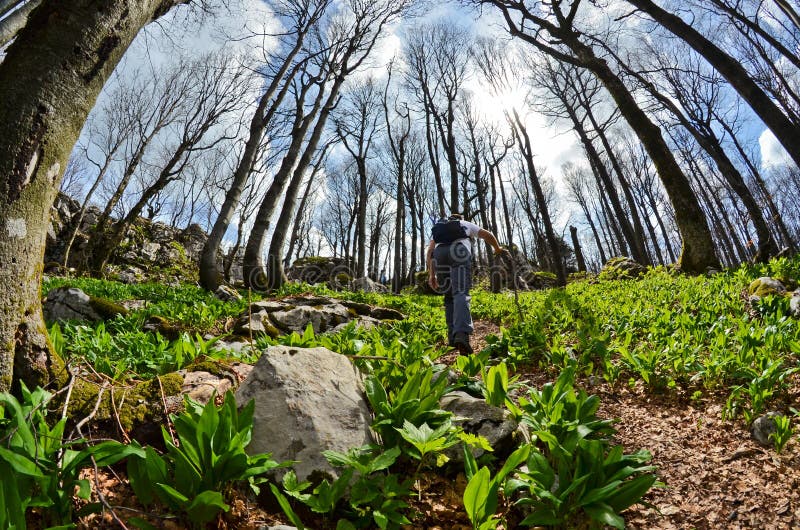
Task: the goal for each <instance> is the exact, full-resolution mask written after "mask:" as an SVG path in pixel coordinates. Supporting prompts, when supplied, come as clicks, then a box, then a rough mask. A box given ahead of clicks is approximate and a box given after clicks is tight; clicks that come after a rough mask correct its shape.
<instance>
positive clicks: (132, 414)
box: [67, 373, 183, 431]
mask: <svg viewBox="0 0 800 530" xmlns="http://www.w3.org/2000/svg"><path fill="white" fill-rule="evenodd" d="M162 389H163V391H162ZM100 390H101V386H100V385H98V384H97V383H94V382H91V381H85V380H83V379H79V380H77V382H76V383H75V386H74V387H73V389H72V393H71V395H70V400H69V404H68V406H67V414H68V416H69V417H70V418H73V419H74V420H76V421H80V419H82V418H85V417H87V416H88V415H89V414H90V413H91V412H92V411H93V410H94V408H95V406H96V407H97V411H96V412H95V415H94V417H93V418H92V421H93V422H96V423H106V422H113V423H116V418H118V419H119V425H121V426H122V428H123V429H125V430H126V431H130V430H132V429H135V428H137V427H140V426H141V425H143V424H145V423H155V424H161V423H163V422H164V421H165V420H166V418H165V413H164V401H165V399H166V398H167V397H171V396H180V395H181V392H182V390H183V376H181V375H180V374H178V373H171V374H166V375H162V376H160V377H158V378H154V379H151V380H148V381H142V382H140V383H137V384H136V385H134V386H132V387H125V386H114V387H112V388H105V389H104V390H103V394H102V396H100ZM98 396H100V403H99V405H98ZM112 396H113V398H114V403H113V405H112V403H111V398H112ZM115 416H116V418H115Z"/></svg>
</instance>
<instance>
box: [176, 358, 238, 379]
mask: <svg viewBox="0 0 800 530" xmlns="http://www.w3.org/2000/svg"><path fill="white" fill-rule="evenodd" d="M186 371H187V372H208V373H209V374H211V375H215V376H217V377H230V375H231V374H232V373H233V368H232V367H231V365H230V364H229V363H227V362H225V361H220V360H217V359H210V358H208V357H203V358H200V359H198V360H196V361H195V362H193V363H192V364H191V365H189V366H187V367H186Z"/></svg>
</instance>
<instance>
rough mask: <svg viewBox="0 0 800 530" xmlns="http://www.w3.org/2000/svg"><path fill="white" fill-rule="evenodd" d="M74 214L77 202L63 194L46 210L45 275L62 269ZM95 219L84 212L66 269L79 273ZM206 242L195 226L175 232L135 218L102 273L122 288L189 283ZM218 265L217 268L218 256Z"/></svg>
mask: <svg viewBox="0 0 800 530" xmlns="http://www.w3.org/2000/svg"><path fill="white" fill-rule="evenodd" d="M79 212H80V204H79V203H78V202H77V201H75V200H74V199H71V198H70V197H68V196H66V195H64V194H59V195H58V197H57V198H56V200H55V202H54V204H53V207H52V209H51V215H50V219H51V223H50V227H49V229H48V233H47V246H46V248H45V258H44V262H45V263H47V264H48V268H49V269H55V267H56V266H57V265H58V264H61V263H63V261H64V252H65V250H66V246H67V244H68V243H69V239H70V237H71V235H72V232H73V230H74V228H75V223H76V221H77V214H78V213H79ZM100 214H101V212H100V210H99V209H98V208H96V207H89V208H88V209H87V211H86V213H85V214H84V216H83V219H82V220H81V224H80V227H79V230H78V232H77V235H76V237H75V241H74V243H73V245H72V249H71V250H70V259H69V263H68V264H67V265H68V266H69V267H77V268H80V267H81V266H82V265H83V264H84V263H85V262H86V258H87V257H86V255H85V251H86V247H87V242H88V238H89V235H90V234H91V231H92V229H93V227H94V225H95V224H96V223H97V220H98V218H99V216H100ZM207 238H208V236H207V235H206V234H205V232H204V231H203V229H202V228H201V227H200V226H198V225H196V224H192V225H189V226H188V227H187V228H186V229H183V230H181V229H179V228H173V227H171V226H168V225H166V224H164V223H160V222H154V221H150V220H148V219H145V218H143V217H140V218H138V219H137V220H136V221H135V222H134V223H133V226H132V227H131V228H130V230H129V231H128V233H127V234H126V237H125V239H123V241H122V243H121V244H120V246H119V248H117V249H116V250H115V252H114V254H113V255H112V256H111V260H110V261H109V271H108V272H110V273H111V276H112V277H114V276H116V277H117V279H119V280H120V281H122V282H124V283H134V282H139V281H143V280H145V279H159V280H163V279H164V277H165V276H168V277H170V278H179V279H184V280H186V279H193V278H194V277H195V276H196V271H197V264H198V262H199V258H200V253H201V252H202V250H203V245H205V242H206V240H207ZM219 261H220V263H221V262H222V256H221V255H220V257H219Z"/></svg>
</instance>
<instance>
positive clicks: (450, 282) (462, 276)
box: [427, 214, 508, 354]
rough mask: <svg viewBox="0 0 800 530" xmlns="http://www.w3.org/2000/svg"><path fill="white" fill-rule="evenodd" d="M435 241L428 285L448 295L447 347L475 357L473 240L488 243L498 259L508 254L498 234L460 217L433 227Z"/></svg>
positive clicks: (430, 248)
mask: <svg viewBox="0 0 800 530" xmlns="http://www.w3.org/2000/svg"><path fill="white" fill-rule="evenodd" d="M432 232H433V239H431V241H430V243H428V255H427V259H428V285H430V286H431V288H432V289H433V290H434V291H437V292H439V293H443V294H444V314H445V319H446V320H447V343H448V345H450V346H453V347H456V348H458V350H459V352H461V353H463V354H468V353H472V346H470V343H469V336H470V335H471V334H472V315H470V312H469V300H470V297H469V289H470V287H471V286H472V261H471V258H472V242H471V239H470V238H472V237H475V236H477V237H479V238H481V239H483V240H484V241H486V242H487V243H488V244H489V245H490V246H491V247H492V248H493V249H494V252H495V254H497V255H506V254H508V251H507V250H505V249H503V248H502V247H500V244H499V243H498V242H497V238H495V237H494V234H492V233H491V232H489V231H488V230H485V229H483V228H481V227H480V226H478V225H476V224H475V223H470V222H469V221H464V219H463V217H462V216H461V215H459V214H453V215H451V216H450V217H449V218H447V219H439V220H438V221H437V222H436V224H434V225H433V230H432Z"/></svg>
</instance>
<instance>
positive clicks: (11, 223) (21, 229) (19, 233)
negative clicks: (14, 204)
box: [6, 219, 28, 239]
mask: <svg viewBox="0 0 800 530" xmlns="http://www.w3.org/2000/svg"><path fill="white" fill-rule="evenodd" d="M6 230H8V237H11V238H15V239H24V238H25V236H27V235H28V225H27V224H25V219H9V220H8V221H7V222H6Z"/></svg>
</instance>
